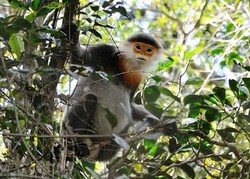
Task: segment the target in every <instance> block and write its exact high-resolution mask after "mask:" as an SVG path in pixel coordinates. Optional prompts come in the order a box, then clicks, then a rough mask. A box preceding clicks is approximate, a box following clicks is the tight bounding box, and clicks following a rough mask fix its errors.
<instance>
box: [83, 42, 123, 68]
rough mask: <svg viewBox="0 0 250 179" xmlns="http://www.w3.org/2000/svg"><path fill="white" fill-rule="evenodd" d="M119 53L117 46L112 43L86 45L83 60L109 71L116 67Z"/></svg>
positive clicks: (87, 63)
mask: <svg viewBox="0 0 250 179" xmlns="http://www.w3.org/2000/svg"><path fill="white" fill-rule="evenodd" d="M119 54H120V52H119V50H118V47H116V46H114V45H109V44H96V45H91V46H88V47H87V51H86V56H85V60H84V61H85V62H86V63H85V64H86V65H89V66H92V67H95V68H98V69H99V70H100V69H103V70H104V71H105V72H111V71H114V69H117V63H118V59H119ZM112 69H113V70H112Z"/></svg>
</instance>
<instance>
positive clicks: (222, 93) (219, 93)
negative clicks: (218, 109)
mask: <svg viewBox="0 0 250 179" xmlns="http://www.w3.org/2000/svg"><path fill="white" fill-rule="evenodd" d="M213 92H214V96H215V97H216V98H217V99H218V100H219V101H220V102H221V103H222V104H224V103H225V100H226V90H225V88H221V87H215V88H214V89H213Z"/></svg>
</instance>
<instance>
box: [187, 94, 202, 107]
mask: <svg viewBox="0 0 250 179" xmlns="http://www.w3.org/2000/svg"><path fill="white" fill-rule="evenodd" d="M203 100H204V96H202V95H195V94H191V95H188V96H186V97H184V105H187V104H193V103H196V102H197V103H200V104H201V103H202V102H203Z"/></svg>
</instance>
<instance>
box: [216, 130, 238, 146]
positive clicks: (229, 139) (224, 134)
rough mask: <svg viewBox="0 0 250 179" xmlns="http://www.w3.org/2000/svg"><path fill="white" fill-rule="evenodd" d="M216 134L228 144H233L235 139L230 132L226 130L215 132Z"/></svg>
mask: <svg viewBox="0 0 250 179" xmlns="http://www.w3.org/2000/svg"><path fill="white" fill-rule="evenodd" d="M217 132H218V134H219V135H220V136H221V138H222V139H223V140H225V141H227V142H229V143H234V142H235V138H234V137H233V135H232V134H231V132H228V131H227V130H226V129H221V130H217Z"/></svg>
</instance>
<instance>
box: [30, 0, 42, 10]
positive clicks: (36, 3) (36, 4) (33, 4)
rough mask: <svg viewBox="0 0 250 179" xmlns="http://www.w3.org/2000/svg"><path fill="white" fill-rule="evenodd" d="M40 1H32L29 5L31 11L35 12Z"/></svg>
mask: <svg viewBox="0 0 250 179" xmlns="http://www.w3.org/2000/svg"><path fill="white" fill-rule="evenodd" d="M39 3H40V0H33V1H32V2H31V4H30V7H31V9H32V10H34V11H35V10H37V8H38V6H39Z"/></svg>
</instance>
